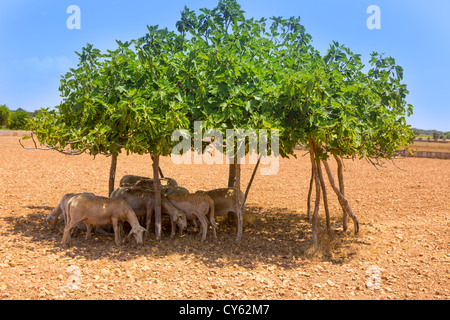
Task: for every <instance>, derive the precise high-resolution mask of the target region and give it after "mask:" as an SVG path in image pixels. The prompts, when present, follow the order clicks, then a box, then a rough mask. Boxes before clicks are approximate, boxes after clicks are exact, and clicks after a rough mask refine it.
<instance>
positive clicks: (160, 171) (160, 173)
mask: <svg viewBox="0 0 450 320" xmlns="http://www.w3.org/2000/svg"><path fill="white" fill-rule="evenodd" d="M150 156H151V157H152V161H153V155H150ZM158 171H159V176H160V178H164V175H163V172H162V170H161V167H160V166H158Z"/></svg>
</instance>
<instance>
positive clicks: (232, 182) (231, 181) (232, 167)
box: [227, 155, 237, 223]
mask: <svg viewBox="0 0 450 320" xmlns="http://www.w3.org/2000/svg"><path fill="white" fill-rule="evenodd" d="M231 160H233V161H232V163H230V164H229V170H228V188H235V187H236V167H237V156H236V155H235V156H234V158H230V162H231ZM227 218H228V222H229V223H233V222H234V215H233V214H232V213H230V212H228V214H227Z"/></svg>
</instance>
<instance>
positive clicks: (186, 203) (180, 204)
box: [167, 193, 217, 242]
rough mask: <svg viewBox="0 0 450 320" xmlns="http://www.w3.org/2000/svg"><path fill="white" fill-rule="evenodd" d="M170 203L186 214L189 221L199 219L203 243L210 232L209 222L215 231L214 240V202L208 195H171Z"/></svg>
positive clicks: (214, 236)
mask: <svg viewBox="0 0 450 320" xmlns="http://www.w3.org/2000/svg"><path fill="white" fill-rule="evenodd" d="M167 199H169V201H170V202H171V203H172V204H173V205H174V206H175V207H177V208H178V209H180V210H182V211H184V212H185V213H186V218H187V220H189V221H192V220H195V219H198V220H199V221H200V224H201V226H202V229H201V233H202V238H201V242H203V241H205V239H206V233H207V230H208V220H209V223H210V224H211V226H212V229H213V238H214V240H215V239H216V238H217V237H216V223H215V220H214V201H213V199H211V197H210V196H208V195H207V194H201V193H194V194H193V193H191V194H183V195H175V194H174V195H170V196H168V197H167Z"/></svg>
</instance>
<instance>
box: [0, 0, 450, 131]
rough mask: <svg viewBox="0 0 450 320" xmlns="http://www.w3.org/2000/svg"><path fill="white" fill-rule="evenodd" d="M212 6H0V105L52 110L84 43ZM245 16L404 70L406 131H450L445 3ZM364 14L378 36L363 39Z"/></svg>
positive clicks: (449, 6) (180, 2) (282, 9)
mask: <svg viewBox="0 0 450 320" xmlns="http://www.w3.org/2000/svg"><path fill="white" fill-rule="evenodd" d="M73 4H74V5H77V6H79V8H80V9H81V29H79V30H76V29H74V30H69V29H68V28H67V26H66V21H67V19H68V18H69V16H70V14H68V13H67V12H66V11H67V8H68V7H69V6H70V5H73ZM216 4H217V0H202V1H192V0H170V1H169V0H168V1H154V0H148V1H136V0H126V1H123V0H120V1H111V0H109V1H105V0H94V1H87V0H69V1H67V0H58V1H56V0H51V1H50V0H0V104H6V105H7V106H8V107H9V108H10V109H12V110H15V109H17V108H23V109H25V110H29V111H33V110H36V109H39V108H41V107H53V106H55V105H58V104H59V102H60V97H59V91H58V87H59V79H60V76H61V75H63V74H65V72H66V71H67V70H68V69H69V68H71V67H75V66H76V65H77V56H76V55H75V53H74V52H75V51H80V50H81V48H82V47H83V46H85V45H86V43H92V44H94V46H95V47H97V48H100V49H101V50H106V49H110V48H115V47H116V43H115V40H116V39H118V40H123V41H125V40H129V39H135V38H137V37H140V36H142V35H144V34H145V33H146V31H147V29H146V25H155V24H159V25H160V26H161V27H168V28H169V29H174V28H175V23H176V21H177V20H178V19H179V16H180V11H181V10H182V9H183V8H184V6H185V5H187V6H188V7H189V8H190V9H195V10H198V9H199V8H203V7H207V8H213V7H214V6H215V5H216ZM240 4H241V5H242V8H243V9H244V10H245V11H246V13H247V17H255V18H261V17H271V16H284V17H290V16H300V17H301V19H302V23H303V25H304V26H305V27H306V30H307V32H308V33H310V34H311V35H312V37H313V45H314V46H315V47H316V48H317V49H319V50H320V51H321V52H325V51H326V50H327V48H328V47H329V45H330V44H331V42H332V41H333V40H335V41H338V42H339V43H342V44H345V45H347V46H349V47H350V48H351V49H352V51H353V52H354V53H360V54H362V56H363V60H364V61H365V62H367V63H368V60H369V58H370V56H369V55H370V53H371V52H373V51H377V52H384V53H385V54H386V56H392V57H394V58H395V59H396V62H397V63H398V64H399V65H401V66H402V67H403V68H404V70H405V73H404V77H405V79H404V81H405V83H406V84H407V85H408V89H409V90H410V95H409V96H408V102H409V103H411V104H412V105H413V106H414V114H413V115H412V116H411V117H410V118H408V123H409V124H410V125H412V126H413V127H416V128H421V129H437V130H441V131H450V99H449V96H448V93H449V92H450V19H448V14H449V12H450V1H449V0H428V1H414V0H395V1H392V0H342V1H335V0H316V1H311V0H295V1H294V0H277V1H272V0H271V1H267V0H241V1H240ZM370 5H377V6H378V7H379V8H380V10H381V29H379V30H376V29H375V30H369V29H368V28H367V26H366V21H367V19H368V18H369V17H370V14H368V13H367V12H366V10H367V8H368V7H369V6H370Z"/></svg>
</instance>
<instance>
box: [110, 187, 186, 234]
mask: <svg viewBox="0 0 450 320" xmlns="http://www.w3.org/2000/svg"><path fill="white" fill-rule="evenodd" d="M111 198H123V199H124V200H125V201H126V202H127V203H128V204H129V205H130V207H131V208H133V210H134V212H135V213H136V216H137V217H145V218H146V220H147V222H146V229H147V231H150V223H151V218H152V214H153V211H154V210H155V193H154V191H153V190H149V189H144V188H139V187H120V188H118V189H116V190H114V192H113V193H112V194H111ZM161 213H165V214H168V215H169V216H170V220H171V223H172V230H171V234H170V237H171V238H173V237H174V236H175V229H176V225H178V226H179V227H180V229H181V230H185V229H186V227H187V221H186V215H185V213H184V212H183V211H181V210H178V209H177V208H175V207H174V206H173V205H172V204H171V203H170V202H169V201H168V200H167V198H166V196H164V194H161Z"/></svg>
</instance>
